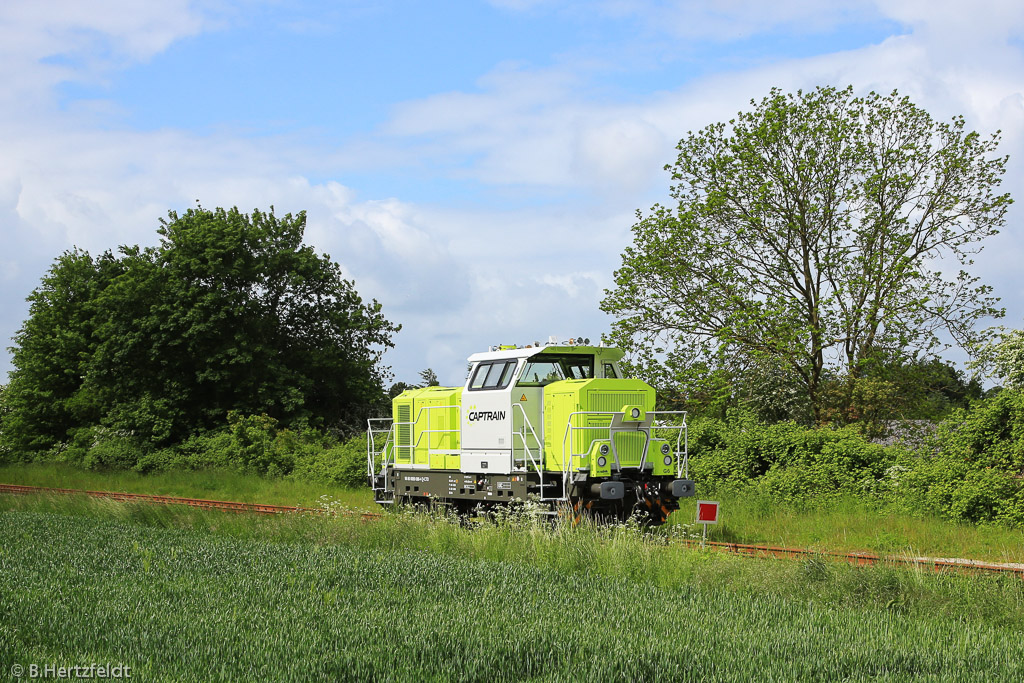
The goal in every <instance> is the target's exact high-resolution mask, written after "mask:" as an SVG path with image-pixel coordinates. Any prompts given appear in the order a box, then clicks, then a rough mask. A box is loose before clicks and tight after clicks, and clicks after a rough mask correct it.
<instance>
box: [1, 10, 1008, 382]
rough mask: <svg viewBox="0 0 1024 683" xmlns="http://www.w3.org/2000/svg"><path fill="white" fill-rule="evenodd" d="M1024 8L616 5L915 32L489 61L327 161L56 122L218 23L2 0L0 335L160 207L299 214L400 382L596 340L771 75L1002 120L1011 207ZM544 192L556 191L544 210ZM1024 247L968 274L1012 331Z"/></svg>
mask: <svg viewBox="0 0 1024 683" xmlns="http://www.w3.org/2000/svg"><path fill="white" fill-rule="evenodd" d="M495 4H499V5H502V6H505V7H507V8H509V9H513V10H515V9H531V10H535V11H546V10H548V9H550V8H555V9H557V8H558V7H560V5H559V4H558V3H536V2H529V1H525V2H523V1H516V0H511V1H510V0H505V1H504V2H498V3H495ZM549 6H550V7H549ZM574 6H575V7H577V8H582V5H573V4H572V3H570V6H569V10H570V11H571V10H572V7H574ZM1018 6H1019V5H1018V4H1016V3H1010V2H1004V3H989V4H986V5H984V6H983V7H982V8H981V9H961V8H959V6H954V5H953V4H952V3H933V2H927V3H926V2H916V3H907V2H897V1H896V0H892V1H891V2H888V1H886V2H882V1H880V2H878V3H867V2H863V3H853V2H846V3H840V4H831V3H820V2H810V1H807V2H803V1H800V2H797V1H791V2H787V1H783V2H781V3H772V4H771V5H765V4H763V3H757V2H753V1H752V0H751V1H749V2H732V3H711V2H701V3H653V4H651V3H639V2H617V3H616V2H607V3H604V4H603V5H602V6H601V10H602V11H604V12H606V13H608V14H609V15H617V16H620V17H631V18H634V19H636V20H637V21H639V22H641V23H643V24H644V25H645V26H647V27H648V28H649V30H652V31H654V30H658V31H662V32H664V33H666V34H668V35H672V36H680V35H692V36H699V37H703V38H706V39H709V40H731V39H735V38H738V37H744V36H749V35H753V34H756V33H758V32H763V31H767V30H776V29H780V28H786V27H794V26H798V25H799V26H805V27H806V26H810V27H811V29H813V28H815V27H817V28H818V29H821V28H822V27H829V26H835V25H840V24H841V23H842V22H844V21H847V20H849V18H850V17H855V18H860V17H868V16H874V15H878V16H881V17H883V18H884V17H888V18H891V19H893V20H895V21H898V22H901V23H902V24H904V25H905V26H906V27H907V33H906V35H899V36H893V37H891V38H889V39H888V40H885V41H883V42H882V43H880V44H878V45H869V46H865V47H863V48H861V49H858V50H851V51H847V52H837V53H832V54H823V55H819V56H816V57H811V58H806V59H797V60H789V61H785V62H776V63H769V64H764V65H761V66H759V67H757V68H752V69H746V70H742V71H732V72H729V73H711V74H709V75H706V76H704V77H702V78H700V79H699V80H692V81H688V82H686V83H684V84H683V85H682V86H680V87H677V88H675V89H673V90H667V91H662V92H658V93H648V94H646V95H636V96H633V97H632V98H631V99H629V100H624V99H614V98H612V97H609V96H608V95H599V94H596V93H600V92H601V91H600V90H599V89H596V88H594V83H595V80H599V79H600V72H597V71H595V70H594V67H593V65H591V64H588V65H585V66H584V65H580V64H575V63H573V62H571V61H569V60H565V61H562V62H559V63H558V64H557V65H556V66H552V67H547V68H539V69H538V68H530V67H527V66H524V65H522V64H515V63H507V64H500V65H497V66H496V67H495V68H494V69H493V70H492V71H490V72H489V73H486V74H483V75H482V76H481V77H480V78H479V80H478V82H477V84H476V86H477V87H476V88H475V89H473V90H472V91H466V92H460V91H449V92H443V93H439V94H435V95H433V96H430V97H425V98H422V99H418V100H412V101H407V102H404V103H401V104H400V105H398V106H396V107H395V108H394V110H393V116H392V117H391V118H390V120H388V121H386V122H384V123H382V125H381V126H380V128H379V129H378V131H377V132H376V133H375V134H374V135H373V136H371V137H368V138H364V139H359V140H352V141H349V142H347V143H346V144H345V145H343V146H342V147H341V148H330V147H319V146H318V147H314V146H311V145H306V144H301V143H300V142H299V141H297V140H295V139H288V138H268V137H264V138H259V139H243V138H238V137H233V136H232V135H230V134H228V133H218V134H214V135H206V136H200V135H194V134H191V133H188V132H184V131H176V130H163V131H154V132H146V133H139V132H131V131H123V130H121V131H118V130H101V129H98V128H97V127H95V126H93V125H92V122H93V121H94V120H95V117H97V116H100V117H103V116H107V115H108V113H107V109H106V107H108V106H109V105H108V104H107V103H103V102H97V103H89V104H87V105H85V106H81V107H79V108H77V109H71V110H69V111H65V112H59V111H57V110H56V108H55V107H53V106H52V105H53V101H52V100H53V97H54V90H53V87H54V85H55V84H57V83H58V82H61V81H65V80H68V79H75V80H90V79H92V80H95V79H97V78H102V77H103V75H104V74H105V73H108V70H109V69H110V68H114V67H116V66H117V65H118V64H123V63H125V62H128V61H138V60H145V59H148V58H150V57H152V56H153V55H154V54H156V53H158V52H159V51H160V50H162V49H165V48H166V47H167V45H169V44H171V43H172V42H173V41H174V40H178V39H181V38H183V37H186V36H190V35H194V34H195V33H196V32H199V31H202V30H205V29H207V28H208V27H210V26H213V25H215V23H216V22H215V20H214V19H211V18H210V17H211V15H210V14H209V12H208V11H206V10H203V9H202V8H197V6H196V5H194V4H192V3H188V2H184V1H183V0H182V1H176V2H166V3H156V4H153V3H149V4H147V3H141V4H140V3H132V2H128V1H127V0H124V2H115V3H111V4H108V5H107V6H106V9H105V10H104V9H101V8H100V9H98V8H97V5H96V4H95V3H79V2H74V1H73V0H68V1H67V2H65V3H61V4H59V5H58V6H57V8H56V9H55V8H54V6H53V5H52V4H51V5H47V4H45V3H43V4H40V3H32V4H30V3H13V4H12V3H7V4H4V5H2V6H0V58H2V59H0V82H2V83H3V84H4V86H5V87H4V88H3V89H0V126H2V127H0V145H2V146H3V149H4V153H3V155H0V232H2V238H3V242H4V247H5V253H4V254H2V255H0V282H2V283H3V291H4V297H3V300H2V302H0V335H2V336H4V337H9V336H10V334H12V333H13V332H14V329H16V327H17V325H18V324H19V323H20V320H21V319H22V318H23V316H24V304H23V302H22V299H23V297H24V296H25V295H26V294H27V293H28V292H29V290H30V289H31V288H32V287H33V286H35V284H36V283H37V282H38V278H39V276H40V275H41V273H42V271H43V270H44V269H45V267H46V266H47V264H48V263H49V261H50V260H51V259H52V258H53V257H54V256H55V255H56V254H58V253H59V252H60V251H61V250H63V249H66V248H69V247H71V246H72V245H76V244H77V245H79V246H82V247H84V248H87V249H89V250H90V251H93V252H95V251H101V250H103V249H107V248H113V247H115V246H116V245H117V244H120V243H139V242H142V243H152V242H153V241H155V234H154V230H155V228H156V227H157V219H158V218H159V217H161V216H163V215H164V214H165V213H166V210H167V209H168V208H172V207H176V208H178V209H184V208H187V207H188V206H191V205H192V203H193V202H194V200H195V199H200V200H201V201H202V202H203V204H204V205H206V206H218V205H221V206H231V205H238V206H239V207H240V208H242V209H243V210H247V209H251V208H255V207H259V208H266V207H267V206H269V205H270V204H273V205H275V206H276V208H277V211H278V213H285V212H288V211H292V212H295V211H298V210H301V209H306V210H307V211H308V216H309V224H308V232H307V241H309V242H310V243H312V244H314V245H315V246H316V247H317V248H319V249H321V250H324V251H327V252H329V253H330V254H331V256H332V257H333V258H335V259H336V260H337V261H339V262H340V263H342V265H343V267H344V269H345V272H346V274H347V275H348V276H350V277H354V278H355V280H356V283H357V288H358V289H359V291H360V293H361V294H363V295H364V296H365V297H376V298H378V299H380V300H381V301H382V302H383V303H384V304H385V314H386V315H388V316H389V317H391V318H393V319H395V320H396V321H398V322H401V323H403V324H404V325H405V329H404V330H403V332H402V333H401V334H400V335H399V338H398V340H399V348H398V349H396V351H395V352H392V353H390V354H389V362H391V363H393V364H394V365H395V366H396V367H397V368H398V369H399V379H404V380H406V381H414V380H415V379H416V378H415V371H416V370H419V369H422V368H423V367H425V366H426V365H430V366H432V367H434V369H435V370H437V371H438V373H439V375H440V377H441V379H442V381H444V382H459V381H461V380H462V378H463V376H464V369H465V364H464V359H465V356H467V355H468V354H469V353H470V352H473V351H476V350H479V349H480V348H484V347H486V345H487V344H493V343H513V342H514V343H528V342H532V341H533V340H534V339H543V338H546V336H547V335H549V334H557V335H564V336H566V337H569V336H575V335H578V334H582V335H584V336H589V337H590V338H591V339H596V338H598V337H599V336H600V334H601V332H603V331H605V330H606V329H607V323H608V320H607V319H606V318H605V316H604V315H603V314H602V313H601V312H600V311H599V310H598V308H597V303H598V302H599V301H600V299H601V297H602V290H603V289H604V288H605V287H608V286H609V285H610V283H611V275H612V271H613V270H614V269H615V267H616V266H617V265H618V263H619V254H620V253H621V251H622V248H623V247H624V246H625V245H626V243H627V241H628V239H629V226H630V225H631V224H632V222H633V217H632V212H633V210H634V209H637V208H644V207H647V206H649V205H650V204H651V203H652V202H653V201H655V200H657V199H659V198H662V197H664V196H666V194H667V188H668V184H669V179H668V176H667V174H665V173H663V171H662V170H661V169H662V166H663V165H664V164H665V163H668V162H671V161H672V160H673V157H674V146H675V143H676V141H677V140H678V139H679V138H680V137H682V136H683V135H684V134H685V133H686V131H687V130H691V129H693V130H696V129H698V128H701V127H703V126H705V125H707V124H708V123H711V122H714V121H719V120H724V119H728V118H729V117H730V116H731V115H733V114H734V113H735V112H736V111H737V110H738V109H741V108H744V107H746V105H747V102H748V100H749V99H751V98H760V97H761V96H763V95H764V94H766V93H767V91H768V89H769V88H770V87H771V86H773V85H777V86H779V87H781V88H783V89H784V90H795V89H797V88H808V87H813V86H814V85H818V84H834V85H838V86H843V85H846V84H848V83H852V84H853V85H854V86H855V87H856V88H857V89H858V90H862V91H864V90H868V89H875V90H879V91H883V92H886V91H889V90H891V89H893V88H898V89H899V90H900V91H901V92H902V93H904V94H907V95H909V96H910V97H911V98H912V99H913V100H915V102H917V103H918V104H920V105H921V106H923V107H925V108H926V109H928V110H929V111H931V112H932V113H933V114H934V115H936V116H937V117H939V118H948V117H949V116H952V115H954V114H957V113H963V114H965V115H966V116H967V118H968V123H969V125H970V126H972V127H974V128H977V129H979V130H982V131H991V130H995V129H996V128H1002V129H1003V130H1004V145H1003V150H1004V151H1006V152H1009V153H1010V154H1011V155H1013V159H1014V160H1015V161H1013V162H1012V164H1013V166H1012V167H1011V171H1010V174H1008V177H1007V183H1006V188H1007V189H1009V190H1011V191H1013V192H1014V193H1015V194H1017V195H1018V196H1020V195H1021V194H1022V193H1021V188H1022V186H1024V184H1022V180H1024V172H1022V170H1021V168H1022V167H1021V162H1019V161H1016V160H1017V159H1024V133H1022V129H1024V127H1022V126H1021V121H1022V120H1024V96H1022V93H1024V77H1022V75H1021V74H1024V63H1022V54H1021V53H1022V50H1021V47H1020V43H1019V42H1016V43H1014V42H1012V40H1018V41H1019V38H1020V34H1021V26H1022V18H1021V11H1020V10H1019V9H1018ZM975 7H977V6H975ZM62 10H64V11H62ZM579 11H583V10H582V9H580V10H579ZM808 22H809V23H808ZM811 29H801V30H811ZM961 33H962V35H963V40H962V41H958V40H957V39H956V37H957V36H958V35H959V34H961ZM339 165H342V166H344V167H348V168H359V169H365V168H370V167H374V168H385V169H387V168H390V169H394V168H402V169H406V168H408V167H410V166H413V167H416V168H418V169H424V170H425V171H424V172H427V173H429V174H432V175H447V176H449V177H451V178H455V179H463V180H466V181H470V182H479V183H483V184H484V185H486V186H489V187H491V188H496V189H498V190H500V191H506V190H507V191H509V192H513V191H518V192H519V194H518V195H517V196H519V197H527V198H528V201H525V202H523V204H525V206H519V207H517V208H511V209H509V208H506V209H502V210H497V209H489V208H486V207H484V208H480V207H477V208H473V209H468V208H453V207H452V206H447V205H445V203H444V201H438V202H437V203H436V204H433V205H431V204H426V203H419V204H414V203H410V202H409V201H403V199H402V197H401V196H398V197H393V196H384V197H369V198H364V197H361V196H360V193H359V192H357V190H358V188H352V187H349V186H347V185H346V184H345V183H344V181H343V180H342V179H340V178H339V180H342V182H334V181H323V182H311V181H310V180H309V178H310V177H311V175H312V173H313V172H314V171H313V170H311V169H315V170H317V171H318V172H319V175H326V174H325V171H324V169H330V168H332V166H333V167H334V168H337V167H338V166H339ZM536 196H541V197H542V198H543V201H539V202H536V203H531V201H529V200H532V199H534V198H535V197H536ZM1016 214H1019V211H1016V212H1015V214H1014V215H1016ZM1011 220H1013V218H1011ZM997 240H998V241H997ZM997 247H998V248H997ZM11 254H17V256H12V255H11ZM1022 254H1024V235H1021V234H1018V231H1017V229H1016V224H1015V223H1013V224H1011V225H1010V227H1009V229H1008V230H1007V231H1006V233H1004V234H1003V235H1000V236H999V237H998V238H996V240H993V242H992V248H991V249H989V250H987V251H986V252H984V253H983V255H982V260H980V261H979V264H980V265H982V266H983V267H984V268H985V272H986V279H987V280H991V281H993V283H994V284H997V286H1000V287H1002V289H1001V290H1000V292H999V293H1002V294H1003V295H1004V296H1013V297H1014V299H1015V301H1013V302H1012V306H1011V324H1016V321H1017V320H1020V318H1021V316H1022V315H1024V304H1022V303H1021V296H1020V295H1021V292H1020V286H1019V284H1015V283H1018V282H1019V276H1018V274H1017V273H1018V271H1019V264H1020V263H1021V258H1018V257H1020V256H1021V255H1022ZM1007 303H1011V302H1007ZM1014 316H1015V317H1014ZM3 369H5V365H4V363H3V362H0V371H2V370H3Z"/></svg>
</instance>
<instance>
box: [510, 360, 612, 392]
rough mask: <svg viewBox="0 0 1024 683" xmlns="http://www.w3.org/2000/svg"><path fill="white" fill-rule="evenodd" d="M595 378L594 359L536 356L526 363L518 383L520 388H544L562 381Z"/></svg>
mask: <svg viewBox="0 0 1024 683" xmlns="http://www.w3.org/2000/svg"><path fill="white" fill-rule="evenodd" d="M593 376H594V357H593V356H587V355H583V354H566V355H564V356H556V355H554V354H544V355H540V356H534V357H533V358H531V359H530V360H528V361H527V363H526V368H525V369H524V370H523V374H522V376H521V377H520V378H519V381H518V382H517V383H516V386H520V387H542V386H544V385H545V384H550V383H551V382H557V381H558V380H560V379H590V378H591V377H593Z"/></svg>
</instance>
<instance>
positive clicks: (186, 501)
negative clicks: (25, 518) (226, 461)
mask: <svg viewBox="0 0 1024 683" xmlns="http://www.w3.org/2000/svg"><path fill="white" fill-rule="evenodd" d="M0 493H10V494H15V495H19V494H20V495H40V494H48V495H78V496H89V497H90V498H103V499H107V500H116V501H118V502H122V503H152V504H157V505H188V506H189V507H194V508H202V509H207V510H228V511H231V512H255V513H257V514H263V515H278V514H283V513H287V512H297V513H304V514H314V515H316V514H324V513H326V512H327V510H325V509H324V508H314V507H303V506H301V505H269V504H267V503H238V502H234V501H227V500H208V499H205V498H179V497H177V496H160V495H154V494H149V493H124V492H120V491H87V490H82V489H60V488H50V487H44V486H24V485H21V484H0ZM346 514H351V515H360V516H362V517H363V518H364V519H372V518H377V517H381V516H382V515H380V514H379V513H375V512H347V513H346Z"/></svg>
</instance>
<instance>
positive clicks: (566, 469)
mask: <svg viewBox="0 0 1024 683" xmlns="http://www.w3.org/2000/svg"><path fill="white" fill-rule="evenodd" d="M622 414H623V413H622V412H621V411H603V410H577V411H575V412H572V413H570V414H569V419H568V420H567V421H566V424H565V432H564V434H563V435H562V488H563V491H562V493H563V498H562V500H568V498H569V484H570V474H571V473H572V472H573V467H572V463H573V459H574V458H580V459H581V460H582V459H583V458H584V457H586V456H587V454H588V453H589V452H590V450H592V449H593V446H594V442H595V441H599V440H600V439H599V438H593V439H591V440H590V444H589V445H588V450H587V451H585V452H583V453H574V452H573V451H572V448H571V447H570V449H569V453H568V454H566V441H567V440H568V439H569V437H570V435H571V434H572V433H573V432H574V431H576V430H581V429H585V430H608V439H609V440H610V441H611V448H612V455H613V456H614V458H615V465H616V466H617V467H618V468H619V469H621V468H622V464H621V462H620V461H619V453H618V447H617V446H616V445H615V438H614V435H613V434H612V424H614V419H615V416H616V415H622ZM577 415H604V416H607V417H608V418H609V422H608V424H607V425H600V426H598V425H586V426H580V425H574V424H573V418H575V417H576V416H577ZM668 415H682V416H683V420H682V423H681V424H678V425H671V424H660V425H659V424H657V423H656V420H657V418H658V417H659V416H668ZM645 423H647V426H646V427H643V426H641V425H643V424H645ZM636 424H637V427H636V428H635V429H630V430H623V429H617V430H615V432H616V433H619V432H623V431H634V432H640V433H642V434H644V436H645V437H646V438H645V440H644V447H643V451H642V452H641V455H640V464H639V465H638V469H643V467H644V465H645V464H646V462H647V452H648V449H649V447H650V443H651V438H652V436H651V430H657V429H673V430H676V450H675V456H676V476H677V477H679V478H682V477H684V476H686V477H688V476H689V458H690V455H689V429H688V426H687V424H686V411H684V410H651V411H649V412H648V413H647V419H645V420H644V421H643V422H638V423H636ZM684 435H685V437H684ZM681 440H682V441H683V450H682V451H680V450H679V446H680V441H681ZM680 456H682V457H680Z"/></svg>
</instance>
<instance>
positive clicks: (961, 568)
mask: <svg viewBox="0 0 1024 683" xmlns="http://www.w3.org/2000/svg"><path fill="white" fill-rule="evenodd" d="M4 493H7V494H14V495H40V494H43V495H78V496H89V497H91V498H103V499H107V500H115V501H119V502H128V503H134V502H138V503H151V504H157V505H188V506H190V507H195V508H202V509H207V510H226V511H231V512H239V513H241V512H254V513H257V514H264V515H276V514H284V513H289V512H290V513H303V514H326V513H327V512H328V510H326V509H324V508H314V507H303V506H299V505H268V504H265V503H238V502H233V501H226V500H207V499H204V498H179V497H176V496H159V495H153V494H147V493H123V492H118V491H87V490H82V489H61V488H50V487H43V486H24V485H21V484H0V494H4ZM341 514H344V515H347V516H359V517H360V518H361V519H380V518H382V517H383V516H384V515H383V514H381V513H378V512H354V511H343V512H342V513H341ZM678 542H679V543H682V544H684V545H686V546H689V547H697V548H699V547H701V546H702V543H701V542H700V541H699V540H695V539H680V540H679V541H678ZM703 546H704V547H705V548H707V549H710V550H713V551H716V552H724V553H729V554H733V555H742V556H746V557H761V558H781V559H805V558H811V557H824V558H828V559H830V560H833V561H839V562H846V563H848V564H853V565H893V566H901V567H909V568H915V569H920V570H927V571H935V572H961V573H977V574H1003V575H1011V576H1018V577H1020V578H1022V579H1024V564H1016V563H1009V564H1000V563H993V562H981V561H979V560H970V559H963V558H933V557H906V556H899V555H874V554H871V553H863V552H850V553H844V552H838V551H828V550H813V549H808V548H788V547H785V546H774V545H757V544H752V543H728V542H723V541H707V542H705V543H703Z"/></svg>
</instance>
